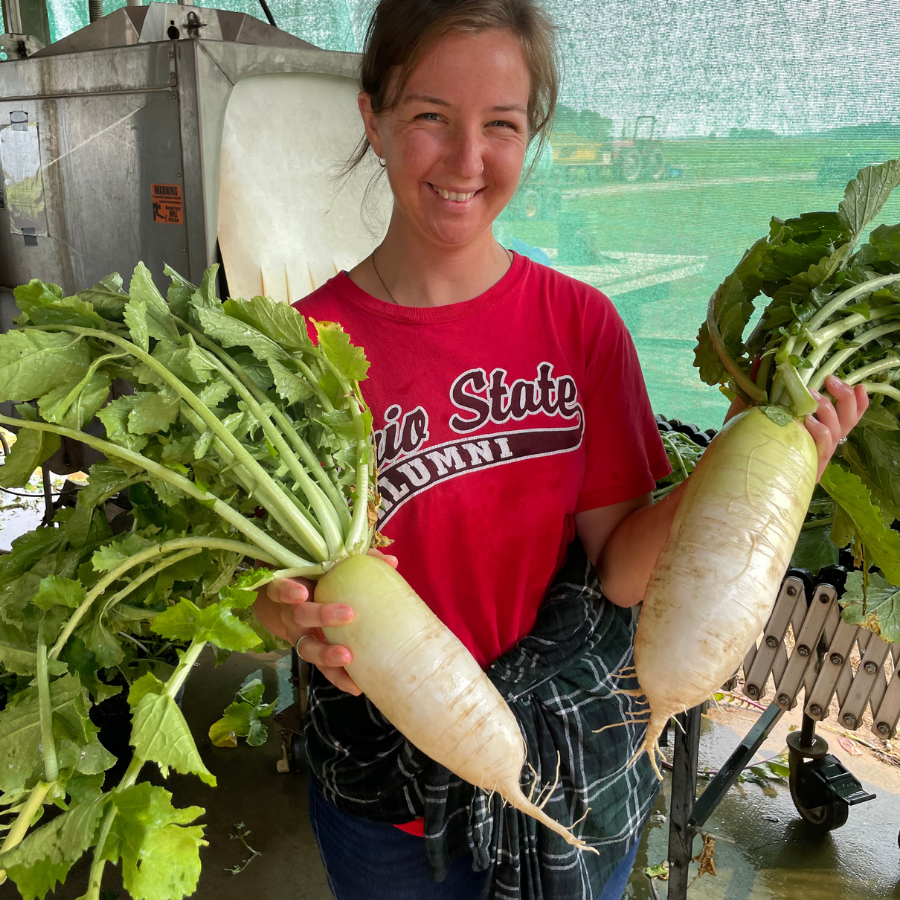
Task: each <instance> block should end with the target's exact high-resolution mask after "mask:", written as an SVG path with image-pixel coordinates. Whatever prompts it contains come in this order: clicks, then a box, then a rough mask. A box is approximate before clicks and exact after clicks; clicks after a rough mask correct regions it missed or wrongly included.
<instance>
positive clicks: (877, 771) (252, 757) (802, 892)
mask: <svg viewBox="0 0 900 900" xmlns="http://www.w3.org/2000/svg"><path fill="white" fill-rule="evenodd" d="M260 667H262V670H263V675H264V680H265V681H266V683H267V685H268V688H269V696H270V697H274V696H275V692H276V690H277V685H278V681H279V677H278V671H277V668H276V664H275V661H274V660H272V659H263V660H261V659H258V658H254V657H251V656H249V655H245V656H240V655H237V654H235V655H233V656H232V657H230V658H229V659H228V660H227V661H226V662H225V663H224V664H223V665H221V666H220V667H218V668H217V669H216V668H214V667H213V666H212V663H211V659H210V658H209V657H205V658H204V660H203V662H202V664H201V665H200V666H199V667H198V668H197V669H196V670H195V672H194V673H193V674H192V676H191V678H190V679H189V680H188V683H187V690H186V693H185V699H184V707H183V708H184V712H185V715H186V716H187V719H188V721H189V723H190V724H191V728H192V731H193V733H194V735H195V738H196V739H197V743H198V746H199V748H200V751H201V754H202V756H203V759H204V762H205V763H206V764H207V766H208V767H209V768H210V769H211V770H212V771H213V772H214V773H215V775H216V777H217V778H218V782H219V784H218V787H217V788H215V789H210V788H208V787H206V786H205V785H203V784H202V783H201V782H199V781H198V780H197V779H194V778H188V777H183V776H172V777H170V778H169V779H168V780H167V781H165V782H161V781H159V779H158V777H157V778H154V781H157V783H163V784H164V785H165V786H166V787H167V788H168V789H169V790H170V791H172V793H173V794H174V797H173V802H174V804H175V805H176V806H180V807H183V806H188V805H192V804H196V805H198V806H202V807H204V808H205V809H206V815H205V816H204V817H203V821H204V822H205V823H206V826H207V827H206V838H207V840H208V841H209V846H208V847H206V848H204V850H203V851H202V860H203V873H202V875H201V879H200V884H199V886H198V890H197V893H196V894H195V895H194V896H195V897H199V898H201V900H248V898H261V900H262V898H265V900H330V897H331V894H330V892H329V891H328V887H327V882H326V879H325V873H324V871H323V869H322V865H321V862H320V861H319V857H318V853H317V852H316V848H315V843H314V841H313V837H312V833H311V831H310V827H309V822H308V819H307V814H306V810H307V802H306V787H305V779H304V778H303V777H302V776H300V775H291V774H279V773H278V772H277V770H276V763H277V761H278V759H279V757H280V755H281V752H280V740H279V738H278V734H277V729H274V728H273V729H270V735H269V740H268V742H267V743H266V744H265V746H263V747H258V748H250V747H247V746H246V745H242V746H240V747H238V748H236V749H232V750H228V749H219V748H215V747H213V746H212V745H211V743H210V741H209V738H208V737H207V736H206V734H207V731H208V728H209V726H210V725H211V724H212V722H213V721H215V719H217V718H218V717H219V716H220V715H221V711H222V709H223V708H224V707H225V706H226V705H227V704H228V703H229V702H230V700H231V699H232V697H233V694H234V692H235V690H237V688H238V687H239V686H240V685H241V683H242V681H243V680H244V679H245V678H246V677H247V676H248V675H249V674H250V673H252V672H253V671H254V670H256V669H259V668H260ZM282 685H283V679H282ZM737 739H738V737H737V733H736V732H735V731H733V730H732V729H731V728H730V727H728V726H727V725H724V724H721V723H717V722H713V721H710V720H704V723H703V736H702V738H701V765H703V766H708V767H710V768H716V767H718V765H720V764H721V763H722V762H723V761H724V760H725V759H726V758H727V756H728V755H729V753H730V752H731V751H732V750H733V748H734V746H735V744H736V742H737ZM779 740H780V741H781V744H780V745H779ZM780 746H783V738H779V735H778V732H777V730H776V731H774V732H773V738H772V739H770V742H769V743H768V744H767V745H766V748H769V749H765V748H764V751H763V752H764V753H765V754H766V755H773V753H772V752H771V749H772V748H774V753H777V752H778V750H779V749H780ZM849 767H850V769H851V771H854V774H857V775H858V776H860V777H861V779H862V780H863V782H864V787H866V789H867V790H869V791H870V792H872V793H875V794H877V798H876V799H875V800H873V801H870V802H868V803H865V804H862V805H861V806H857V807H854V808H853V809H851V811H850V818H849V821H848V822H847V824H846V825H845V826H844V827H843V828H841V829H839V830H837V831H834V832H832V833H830V834H827V835H825V836H818V835H816V834H815V833H813V832H811V831H810V830H809V829H808V828H807V827H806V826H805V824H804V823H803V822H802V821H801V820H800V819H799V817H798V815H797V813H796V811H795V809H794V807H793V804H792V802H791V799H790V793H789V791H788V789H787V786H786V785H781V784H778V783H767V784H766V785H765V786H764V787H760V786H758V785H756V784H751V783H744V784H739V785H736V786H735V787H734V788H732V790H731V791H730V792H729V794H728V795H727V797H726V799H725V800H724V801H723V802H722V804H721V805H720V806H719V807H718V808H717V810H716V811H715V813H714V814H713V815H712V817H711V818H710V820H709V822H708V825H707V828H708V830H709V831H710V832H711V833H712V834H713V835H715V836H716V838H717V842H716V847H715V866H716V872H717V875H716V876H715V877H712V876H709V875H705V876H703V877H702V878H701V879H699V880H698V881H696V882H695V883H694V885H693V886H692V887H691V889H690V891H689V894H688V897H689V900H844V898H847V900H850V898H852V900H887V898H895V897H896V898H898V900H900V849H898V844H897V835H898V830H900V792H898V783H900V775H898V774H897V770H889V769H888V767H886V766H884V765H879V766H873V765H871V763H868V764H866V763H865V762H864V761H863V760H862V758H860V757H856V758H854V761H852V762H850V763H849ZM863 772H864V773H865V776H863ZM882 775H883V776H884V777H882ZM884 783H887V784H888V785H889V786H890V788H892V789H893V790H889V789H887V788H885V786H884ZM701 785H702V781H701ZM667 809H668V781H666V783H665V784H664V786H663V790H662V793H661V795H660V799H659V801H658V803H657V811H656V813H655V814H654V817H653V820H652V821H651V823H650V826H649V828H648V830H647V832H646V834H645V835H644V839H643V841H642V845H641V848H640V852H639V854H638V858H637V863H636V867H635V872H634V874H633V876H632V879H631V882H630V884H629V886H628V890H627V892H626V894H625V897H627V898H629V900H652V898H653V888H652V887H651V885H650V883H649V882H648V880H647V878H646V876H645V875H644V874H643V872H644V869H645V867H647V866H649V865H654V864H657V863H660V862H662V861H663V860H664V859H665V858H666V855H667V852H666V848H667V843H668V823H667V819H666V813H667ZM239 824H242V829H239V827H238V826H239ZM239 830H243V831H244V832H246V831H249V832H250V834H249V835H246V834H245V840H246V843H247V845H249V847H252V848H253V849H254V850H256V851H258V852H259V853H260V854H261V855H259V856H255V857H252V859H251V856H252V854H251V852H250V851H249V850H248V849H247V846H245V845H244V844H243V843H242V842H241V840H240V839H239V838H237V837H231V835H236V834H237V833H238V831H239ZM699 847H700V841H699V839H698V841H697V844H696V848H695V852H696V850H699ZM247 860H251V861H250V862H249V863H248V864H247V865H246V868H244V869H243V871H240V872H239V873H238V874H232V870H234V869H240V868H241V866H243V865H244V863H246V862H247ZM85 862H86V861H85ZM693 868H696V867H693ZM86 880H87V866H86V865H85V864H81V865H78V866H76V868H75V869H74V870H73V871H72V873H71V875H70V878H69V881H68V883H67V885H66V886H65V887H63V888H60V889H59V890H58V891H57V892H55V893H53V894H50V895H48V896H49V897H52V898H54V900H74V898H76V897H80V896H81V894H82V893H83V891H84V888H85V885H86ZM654 886H655V888H656V890H657V892H658V895H659V897H660V898H661V900H664V898H665V897H666V893H667V892H666V884H665V882H660V881H656V882H655V883H654ZM104 888H105V889H106V891H105V892H104V895H103V900H117V898H118V900H125V894H124V892H121V891H120V890H119V887H118V883H117V878H116V873H115V871H114V870H112V869H111V868H108V874H107V877H106V878H105V879H104ZM15 897H16V892H15V890H14V889H13V888H12V886H11V885H9V884H7V885H4V886H3V887H0V898H2V900H14V898H15ZM360 900H365V898H360Z"/></svg>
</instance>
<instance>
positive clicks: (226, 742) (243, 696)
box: [209, 678, 275, 747]
mask: <svg viewBox="0 0 900 900" xmlns="http://www.w3.org/2000/svg"><path fill="white" fill-rule="evenodd" d="M264 693H265V686H264V685H263V683H262V681H260V680H259V679H258V678H255V679H253V680H251V681H249V682H248V683H247V684H245V685H244V686H243V687H242V688H241V689H240V690H239V691H238V692H237V694H235V697H234V702H233V703H232V704H231V705H230V706H229V707H228V708H227V709H226V710H225V713H224V715H223V716H222V718H221V719H219V720H217V721H216V722H213V724H212V725H210V728H209V739H210V740H211V741H212V742H213V746H215V747H237V739H238V738H239V737H242V738H245V739H246V741H247V743H248V744H249V745H250V746H251V747H260V746H262V745H263V744H264V743H265V742H266V738H267V737H268V734H269V730H268V728H266V726H265V725H264V724H263V723H262V722H261V721H260V719H265V718H267V717H268V716H271V715H272V714H273V713H274V712H275V702H274V701H273V702H272V703H263V694H264Z"/></svg>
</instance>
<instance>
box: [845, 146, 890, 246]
mask: <svg viewBox="0 0 900 900" xmlns="http://www.w3.org/2000/svg"><path fill="white" fill-rule="evenodd" d="M898 184H900V159H889V160H888V161H887V162H883V163H881V165H878V166H868V167H867V168H865V169H860V171H859V172H858V174H857V176H856V178H854V179H853V180H852V181H851V182H850V183H849V184H848V185H847V189H846V191H845V192H844V199H843V200H842V201H841V203H840V206H839V207H838V210H839V214H840V217H841V221H842V222H844V223H845V224H846V226H847V227H848V228H849V229H850V230H851V231H852V232H853V234H854V235H858V234H861V233H862V231H863V229H864V228H865V227H866V226H867V225H868V224H869V223H870V222H871V221H872V220H873V219H874V218H875V217H876V216H877V215H878V213H880V212H881V209H882V207H883V206H884V204H885V203H886V202H887V200H888V197H890V195H891V191H893V190H894V188H895V187H897V185H898Z"/></svg>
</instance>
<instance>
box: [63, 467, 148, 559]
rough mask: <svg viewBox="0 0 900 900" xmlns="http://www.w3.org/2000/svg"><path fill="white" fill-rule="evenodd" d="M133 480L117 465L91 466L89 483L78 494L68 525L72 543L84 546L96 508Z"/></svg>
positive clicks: (68, 533)
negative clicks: (73, 513) (73, 512)
mask: <svg viewBox="0 0 900 900" xmlns="http://www.w3.org/2000/svg"><path fill="white" fill-rule="evenodd" d="M132 480H133V476H131V475H130V474H129V473H128V472H126V471H125V470H124V469H123V468H121V467H120V466H118V465H116V464H115V463H112V462H102V463H94V465H92V466H91V468H90V471H89V473H88V483H87V484H86V485H85V486H84V487H83V488H82V489H81V490H80V491H79V492H78V498H77V500H76V501H75V515H74V516H73V517H72V518H71V519H69V521H68V522H67V524H66V534H67V536H68V538H69V541H70V543H73V544H75V545H76V546H83V545H84V543H85V541H86V539H87V533H88V529H89V528H90V523H91V519H92V518H93V515H94V509H95V507H96V506H97V505H98V504H99V503H101V502H102V501H103V500H104V499H106V498H109V497H112V496H114V495H115V494H117V493H119V491H121V490H122V489H123V488H124V487H126V486H127V485H128V484H129V483H130V482H131V481H132Z"/></svg>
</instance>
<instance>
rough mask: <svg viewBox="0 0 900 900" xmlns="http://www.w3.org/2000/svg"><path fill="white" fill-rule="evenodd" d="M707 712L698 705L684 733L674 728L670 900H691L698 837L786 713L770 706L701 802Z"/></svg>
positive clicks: (688, 717) (687, 719) (684, 723)
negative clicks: (703, 718) (690, 880)
mask: <svg viewBox="0 0 900 900" xmlns="http://www.w3.org/2000/svg"><path fill="white" fill-rule="evenodd" d="M702 710H703V708H702V707H700V706H696V707H694V709H691V710H688V712H687V713H682V714H681V715H680V716H678V720H679V722H681V724H682V726H683V728H684V731H683V732H682V731H681V729H678V728H676V729H673V735H674V738H675V748H674V755H673V759H672V766H673V768H672V805H671V810H670V815H669V894H668V897H669V900H686V897H687V886H688V870H689V867H690V864H691V857H692V856H693V843H694V837H695V836H696V834H697V832H698V831H699V830H700V829H701V828H702V827H703V825H704V824H705V823H706V820H707V819H708V818H709V817H710V815H712V813H713V811H714V810H715V808H716V807H717V806H718V805H719V803H720V802H721V800H722V798H723V797H724V796H725V794H726V793H727V792H728V789H729V788H730V787H731V786H732V785H733V784H734V783H735V781H737V777H738V775H740V773H741V770H742V769H743V768H744V766H746V765H747V763H749V762H750V760H751V759H752V758H753V755H754V753H756V751H757V750H758V749H759V748H760V746H761V745H762V743H763V741H765V739H766V738H767V737H768V736H769V731H770V730H771V729H772V726H773V725H774V724H775V723H776V722H777V721H778V720H779V719H780V718H781V716H782V715H783V714H784V710H783V709H782V708H781V707H780V706H778V704H777V703H772V704H770V706H769V707H768V708H767V709H766V711H765V712H764V713H763V714H762V715H761V716H760V717H759V719H758V720H757V722H756V724H755V725H754V726H753V728H751V729H750V731H748V732H747V735H746V736H745V737H744V738H743V740H741V742H740V743H739V744H738V746H737V747H736V748H735V750H734V752H733V753H732V754H731V756H729V757H728V759H727V761H726V762H725V764H724V765H723V766H722V768H721V769H720V770H719V772H718V774H717V775H716V776H715V777H714V778H713V779H712V781H710V783H709V784H708V785H707V786H706V788H705V789H704V791H703V793H702V794H701V795H700V797H699V798H698V797H697V766H698V762H699V755H700V717H701V714H702Z"/></svg>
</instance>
